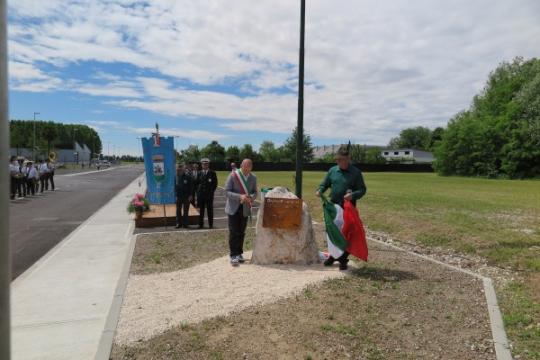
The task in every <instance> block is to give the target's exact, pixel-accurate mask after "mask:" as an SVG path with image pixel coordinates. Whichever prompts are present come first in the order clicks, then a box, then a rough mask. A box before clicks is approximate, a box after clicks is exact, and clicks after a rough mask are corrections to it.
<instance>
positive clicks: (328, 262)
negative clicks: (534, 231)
mask: <svg viewBox="0 0 540 360" xmlns="http://www.w3.org/2000/svg"><path fill="white" fill-rule="evenodd" d="M334 261H336V259H335V258H333V257H332V256H329V257H328V259H326V260H324V263H323V264H324V266H332V265H334Z"/></svg>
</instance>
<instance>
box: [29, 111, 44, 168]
mask: <svg viewBox="0 0 540 360" xmlns="http://www.w3.org/2000/svg"><path fill="white" fill-rule="evenodd" d="M36 115H39V113H38V112H35V111H34V141H33V146H32V160H34V161H36V155H35V151H36ZM47 156H48V154H47Z"/></svg>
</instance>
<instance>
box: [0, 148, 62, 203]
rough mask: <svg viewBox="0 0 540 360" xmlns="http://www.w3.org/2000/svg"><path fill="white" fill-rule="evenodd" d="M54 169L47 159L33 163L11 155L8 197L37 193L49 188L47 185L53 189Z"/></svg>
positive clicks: (21, 196) (13, 197) (22, 196)
mask: <svg viewBox="0 0 540 360" xmlns="http://www.w3.org/2000/svg"><path fill="white" fill-rule="evenodd" d="M54 171H55V166H54V164H53V163H52V162H51V161H50V160H49V159H47V160H45V161H43V160H39V161H38V163H37V164H34V162H33V161H31V160H25V159H24V158H17V156H12V157H11V158H10V162H9V174H10V183H11V186H10V198H11V199H12V200H13V199H15V198H16V197H19V198H24V197H26V196H29V195H36V194H38V195H39V194H42V193H43V191H44V190H49V185H50V189H51V191H54ZM40 185H41V189H40Z"/></svg>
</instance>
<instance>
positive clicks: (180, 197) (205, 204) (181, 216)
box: [175, 158, 218, 229]
mask: <svg viewBox="0 0 540 360" xmlns="http://www.w3.org/2000/svg"><path fill="white" fill-rule="evenodd" d="M217 186H218V179H217V175H216V172H215V171H214V170H212V169H210V160H209V159H208V158H204V159H201V169H199V167H198V164H194V165H192V166H187V167H186V165H185V164H182V163H181V164H178V166H177V169H176V181H175V192H176V228H177V229H178V228H181V227H184V228H189V207H190V204H191V205H193V206H195V207H196V208H197V209H199V229H202V228H203V227H204V215H205V212H206V213H207V214H208V227H209V228H210V229H212V228H213V227H214V192H215V191H216V189H217Z"/></svg>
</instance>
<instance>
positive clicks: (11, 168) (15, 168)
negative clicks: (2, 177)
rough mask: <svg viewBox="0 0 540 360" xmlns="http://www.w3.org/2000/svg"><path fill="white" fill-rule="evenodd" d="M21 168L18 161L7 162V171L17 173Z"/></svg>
mask: <svg viewBox="0 0 540 360" xmlns="http://www.w3.org/2000/svg"><path fill="white" fill-rule="evenodd" d="M20 171H21V170H20V168H19V163H16V164H15V162H12V163H10V164H9V172H10V173H12V172H16V173H19V172H20Z"/></svg>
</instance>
